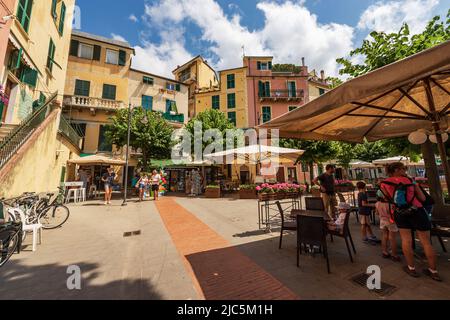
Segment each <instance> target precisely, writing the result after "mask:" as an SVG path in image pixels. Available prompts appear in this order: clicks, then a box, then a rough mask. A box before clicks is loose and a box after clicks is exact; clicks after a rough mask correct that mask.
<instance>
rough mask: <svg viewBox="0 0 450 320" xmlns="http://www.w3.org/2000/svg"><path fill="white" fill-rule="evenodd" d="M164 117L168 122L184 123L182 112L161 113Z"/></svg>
mask: <svg viewBox="0 0 450 320" xmlns="http://www.w3.org/2000/svg"><path fill="white" fill-rule="evenodd" d="M162 116H163V118H164V119H166V120H167V121H169V122H177V123H184V114H182V113H181V114H171V113H170V112H165V113H162Z"/></svg>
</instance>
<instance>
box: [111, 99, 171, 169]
mask: <svg viewBox="0 0 450 320" xmlns="http://www.w3.org/2000/svg"><path fill="white" fill-rule="evenodd" d="M111 120H112V123H111V124H110V125H108V126H107V128H106V137H107V139H108V140H109V142H111V143H112V144H114V145H116V146H121V147H123V146H125V145H126V144H127V136H128V109H121V110H119V111H118V112H117V113H116V115H114V116H113V117H112V119H111ZM173 131H174V130H173V128H172V126H171V125H170V124H169V123H168V122H167V121H166V120H165V119H164V118H163V117H162V115H161V114H160V113H158V112H151V111H146V110H145V109H143V108H134V109H133V110H132V111H131V135H130V146H131V147H132V148H134V149H136V150H137V149H141V150H142V158H141V159H140V160H141V166H142V168H143V169H144V170H148V169H149V166H150V162H151V159H168V158H170V155H171V149H172V147H173V146H174V145H175V143H176V142H175V141H173V140H172V133H173Z"/></svg>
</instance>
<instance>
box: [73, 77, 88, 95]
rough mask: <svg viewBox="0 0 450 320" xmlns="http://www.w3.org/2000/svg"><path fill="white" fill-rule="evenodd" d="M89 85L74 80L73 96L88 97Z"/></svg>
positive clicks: (82, 81) (86, 82)
mask: <svg viewBox="0 0 450 320" xmlns="http://www.w3.org/2000/svg"><path fill="white" fill-rule="evenodd" d="M90 88H91V83H90V82H89V81H84V80H78V79H77V80H75V95H76V96H83V97H89V91H90Z"/></svg>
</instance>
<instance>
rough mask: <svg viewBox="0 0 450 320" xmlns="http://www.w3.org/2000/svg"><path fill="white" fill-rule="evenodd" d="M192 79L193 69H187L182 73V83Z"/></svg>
mask: <svg viewBox="0 0 450 320" xmlns="http://www.w3.org/2000/svg"><path fill="white" fill-rule="evenodd" d="M190 78H191V69H189V68H188V69H186V70H184V71H181V73H180V81H181V82H185V81H186V80H189V79H190Z"/></svg>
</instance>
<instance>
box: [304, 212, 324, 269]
mask: <svg viewBox="0 0 450 320" xmlns="http://www.w3.org/2000/svg"><path fill="white" fill-rule="evenodd" d="M303 245H309V246H310V247H314V246H316V247H319V248H321V251H322V253H323V255H324V257H325V259H326V261H327V270H328V273H331V271H330V260H329V258H328V248H327V227H326V223H325V220H324V219H323V218H321V217H311V216H302V215H299V216H297V267H300V255H301V254H302V246H303Z"/></svg>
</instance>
